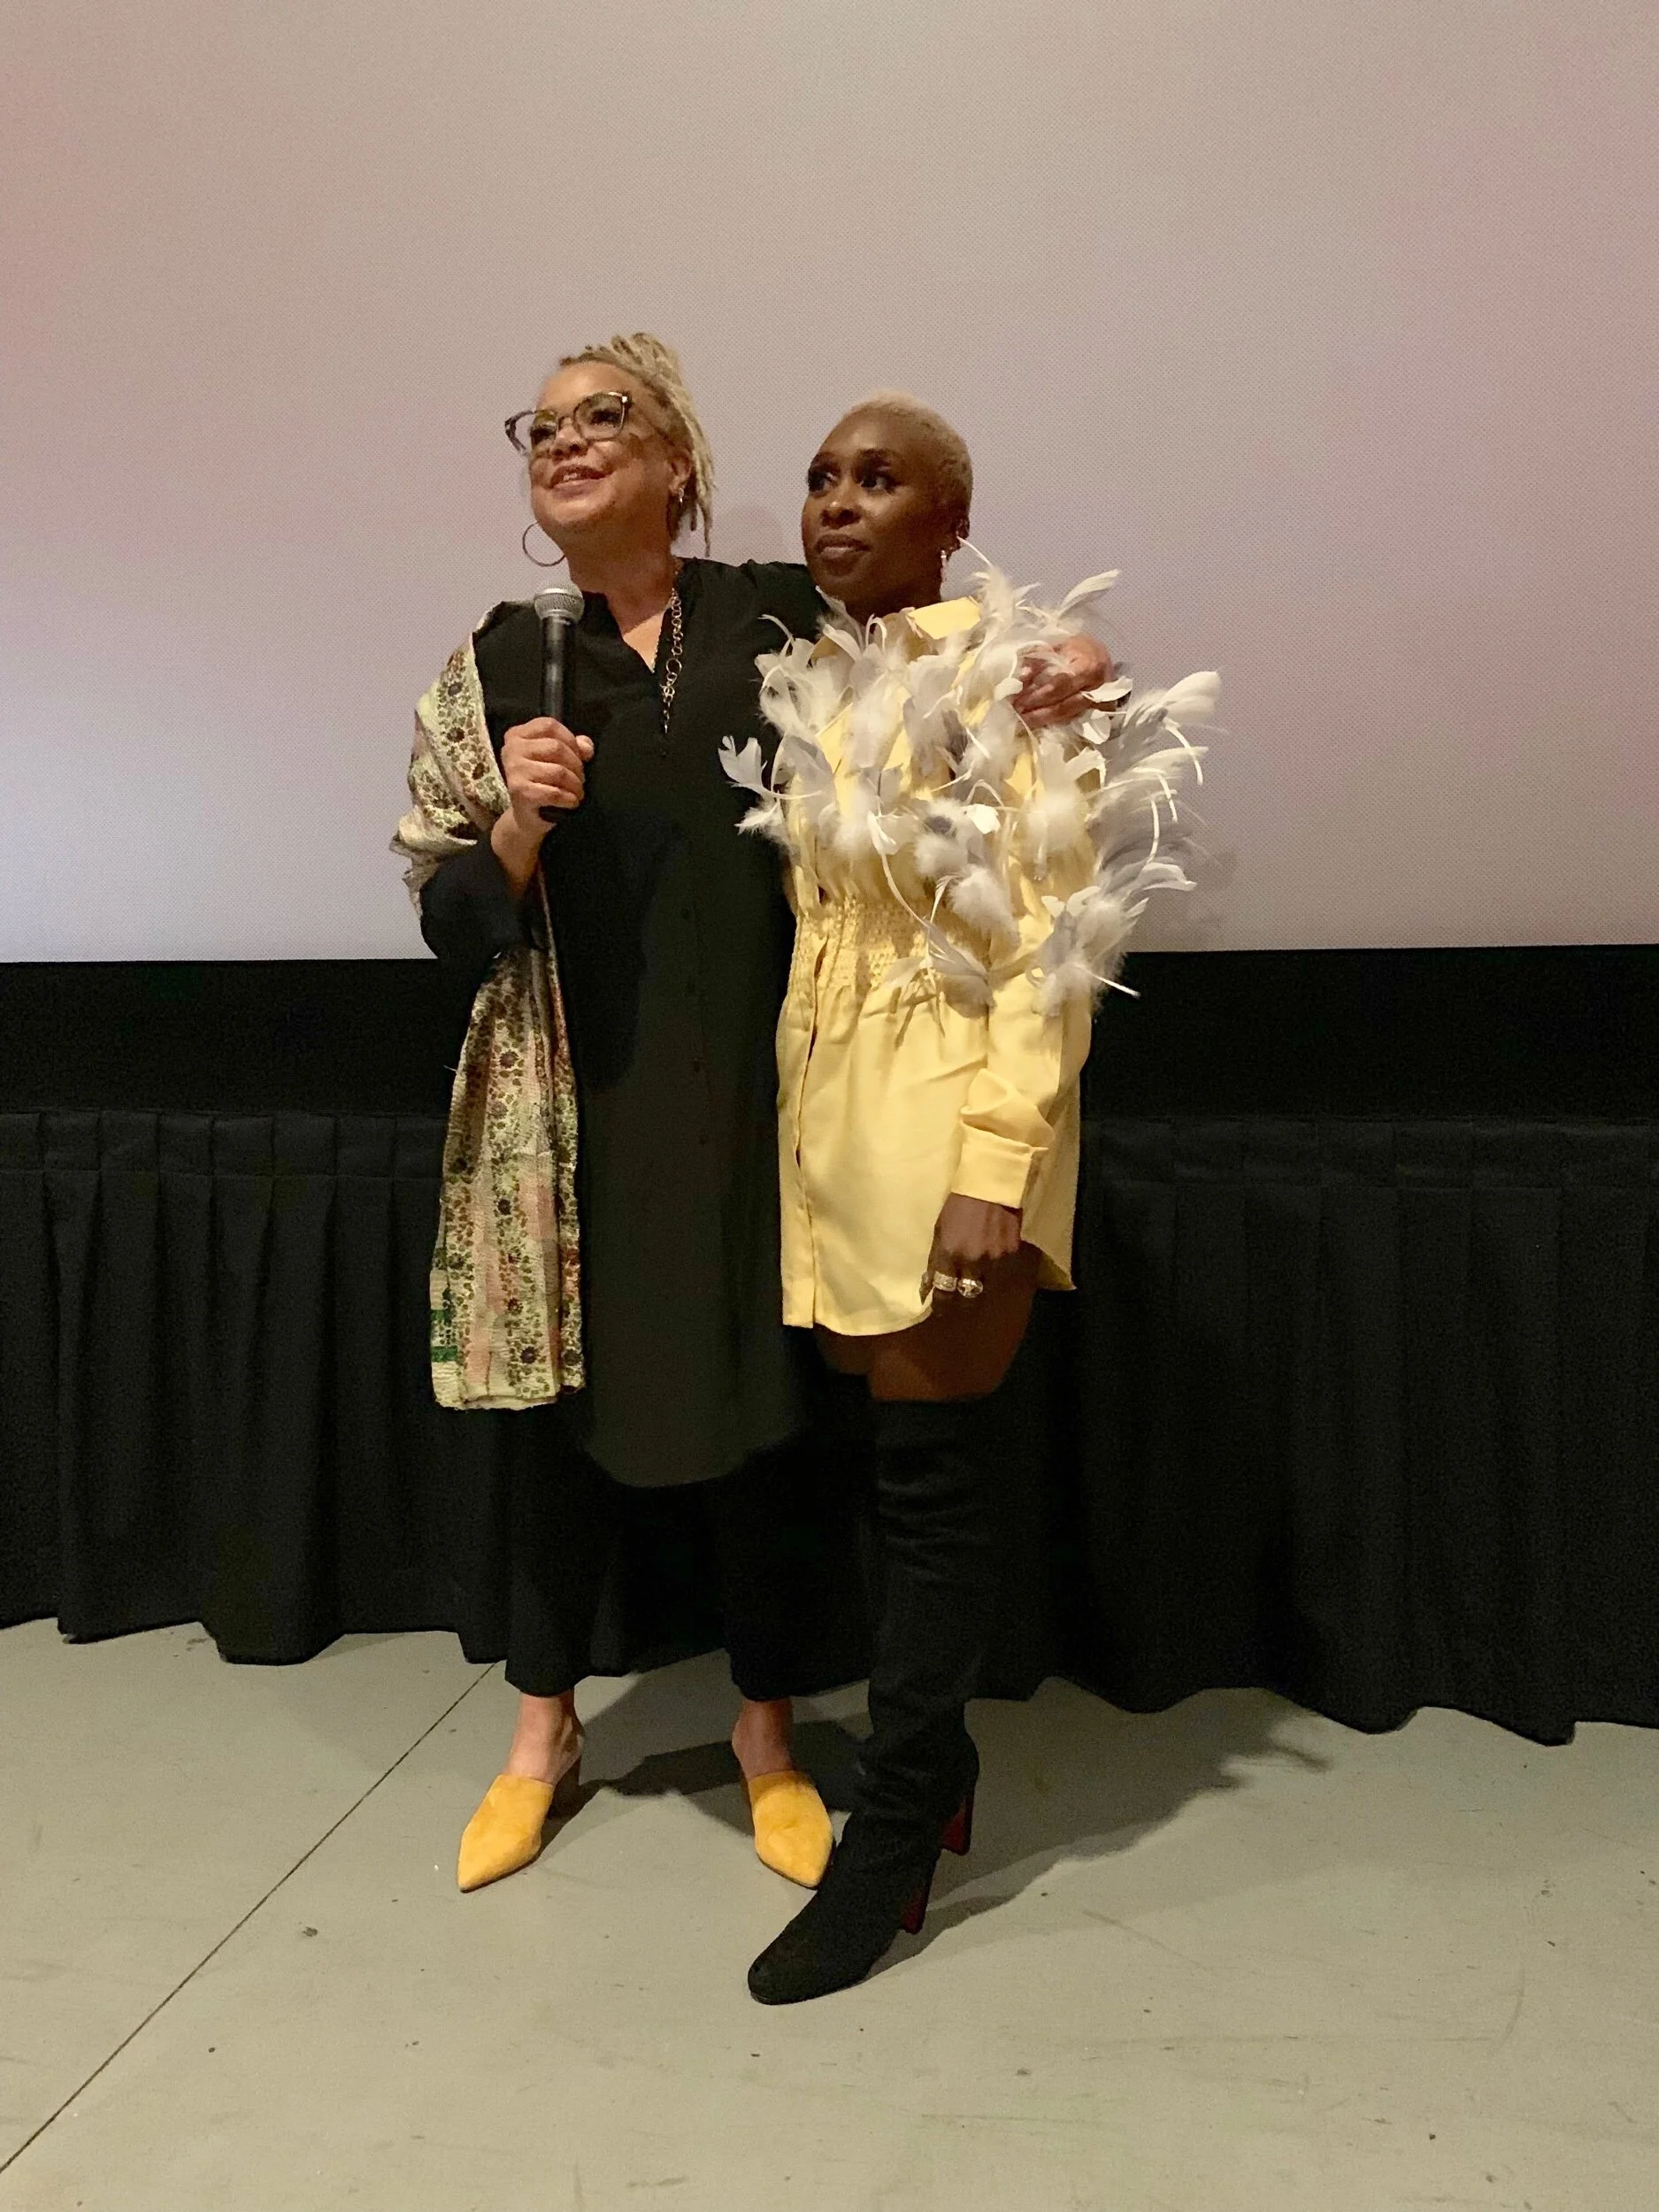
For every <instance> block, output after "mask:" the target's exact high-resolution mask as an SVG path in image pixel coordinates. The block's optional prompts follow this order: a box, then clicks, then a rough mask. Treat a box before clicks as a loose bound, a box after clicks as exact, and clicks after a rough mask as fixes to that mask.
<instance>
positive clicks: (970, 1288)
mask: <svg viewBox="0 0 1659 2212" xmlns="http://www.w3.org/2000/svg"><path fill="white" fill-rule="evenodd" d="M956 1295H957V1297H958V1298H983V1297H984V1295H985V1285H984V1284H983V1283H982V1282H981V1281H980V1280H979V1277H978V1276H977V1275H959V1276H958V1277H957V1278H956Z"/></svg>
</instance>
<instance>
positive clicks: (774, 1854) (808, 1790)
mask: <svg viewBox="0 0 1659 2212" xmlns="http://www.w3.org/2000/svg"><path fill="white" fill-rule="evenodd" d="M743 1787H744V1788H745V1789H746V1790H747V1791H748V1792H749V1816H750V1818H751V1819H752V1820H753V1821H754V1824H755V1852H756V1855H757V1857H758V1858H759V1860H760V1862H761V1863H762V1865H763V1866H769V1867H771V1869H772V1872H773V1873H774V1874H783V1875H787V1878H788V1879H789V1880H790V1881H792V1882H799V1883H800V1885H801V1886H802V1888H803V1889H816V1888H817V1887H818V1884H819V1883H820V1882H821V1881H822V1880H823V1879H824V1870H825V1868H826V1866H827V1865H828V1864H829V1861H830V1852H831V1850H832V1849H833V1846H834V1842H835V1835H834V1831H833V1829H832V1828H831V1826H830V1816H829V1815H828V1814H827V1813H826V1811H825V1809H824V1800H823V1799H822V1798H821V1797H820V1796H819V1795H818V1792H817V1790H816V1789H815V1788H814V1787H813V1786H812V1778H811V1777H810V1775H806V1774H802V1773H799V1772H798V1771H797V1770H795V1768H794V1767H785V1768H784V1769H783V1770H782V1771H781V1772H780V1773H778V1774H760V1775H757V1776H756V1778H755V1779H754V1780H753V1781H752V1782H751V1781H749V1779H747V1778H745V1780H744V1783H743Z"/></svg>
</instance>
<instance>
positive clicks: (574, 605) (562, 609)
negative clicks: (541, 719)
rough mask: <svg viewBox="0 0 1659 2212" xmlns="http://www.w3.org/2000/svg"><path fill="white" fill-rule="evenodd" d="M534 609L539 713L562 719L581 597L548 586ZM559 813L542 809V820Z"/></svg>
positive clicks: (568, 589) (570, 587) (551, 808)
mask: <svg viewBox="0 0 1659 2212" xmlns="http://www.w3.org/2000/svg"><path fill="white" fill-rule="evenodd" d="M534 607H535V611H536V612H537V614H538V615H539V616H540V617H541V711H542V713H543V714H550V715H551V716H552V717H553V718H554V720H555V721H557V722H562V721H563V720H564V719H565V646H566V643H567V642H568V641H569V638H570V634H571V626H572V623H576V622H580V620H581V618H582V595H581V594H580V591H578V589H577V588H576V587H575V585H574V584H549V586H548V588H547V589H546V590H545V591H539V592H537V594H536V595H535V599H534ZM558 818H559V809H558V808H557V807H556V806H544V807H543V808H542V809H541V819H542V820H543V821H544V822H557V820H558Z"/></svg>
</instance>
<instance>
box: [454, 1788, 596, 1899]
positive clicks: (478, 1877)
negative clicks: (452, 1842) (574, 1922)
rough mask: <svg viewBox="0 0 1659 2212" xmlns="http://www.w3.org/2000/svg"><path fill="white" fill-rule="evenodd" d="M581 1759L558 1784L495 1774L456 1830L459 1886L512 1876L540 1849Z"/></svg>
mask: <svg viewBox="0 0 1659 2212" xmlns="http://www.w3.org/2000/svg"><path fill="white" fill-rule="evenodd" d="M580 1773H581V1761H580V1757H579V1758H578V1759H577V1761H576V1763H575V1764H574V1765H573V1766H572V1767H571V1768H570V1769H569V1770H568V1771H567V1772H566V1773H565V1774H564V1775H563V1776H562V1777H561V1778H560V1779H559V1780H558V1781H557V1782H538V1781H536V1780H535V1779H534V1777H533V1776H531V1775H528V1774H498V1775H497V1776H496V1777H495V1780H494V1781H493V1782H492V1783H491V1784H490V1786H489V1787H488V1790H486V1791H485V1793H484V1801H483V1803H482V1804H481V1805H480V1807H479V1809H478V1810H477V1811H476V1812H475V1813H474V1814H473V1816H472V1819H471V1820H469V1821H468V1822H467V1824H466V1826H465V1829H464V1830H463V1831H462V1834H461V1855H460V1857H459V1858H458V1859H457V1862H456V1868H455V1878H456V1881H457V1885H458V1886H459V1887H461V1888H462V1889H482V1888H483V1886H484V1885H485V1883H486V1882H499V1881H500V1880H501V1878H502V1877H503V1875H504V1874H516V1873H517V1872H518V1870H519V1868H520V1867H521V1866H528V1865H529V1864H530V1862H531V1861H532V1860H533V1859H535V1858H538V1857H539V1856H540V1855H541V1839H542V1831H543V1829H545V1827H546V1826H547V1817H548V1815H549V1812H551V1811H552V1809H553V1801H554V1799H555V1798H556V1797H557V1796H558V1795H559V1794H560V1793H562V1792H563V1791H565V1790H566V1789H573V1788H575V1787H576V1786H578V1785H579V1781H580Z"/></svg>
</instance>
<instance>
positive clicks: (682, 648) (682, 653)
mask: <svg viewBox="0 0 1659 2212" xmlns="http://www.w3.org/2000/svg"><path fill="white" fill-rule="evenodd" d="M685 664H686V618H685V614H684V611H682V609H681V607H680V586H679V584H678V583H676V584H675V586H674V591H673V596H672V598H671V599H670V601H669V603H668V657H667V659H666V660H665V661H664V664H663V741H664V744H666V743H667V741H668V718H669V716H670V715H671V714H672V712H673V710H674V694H675V692H677V691H678V690H679V688H680V670H681V669H682V668H683V667H684V666H685Z"/></svg>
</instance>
